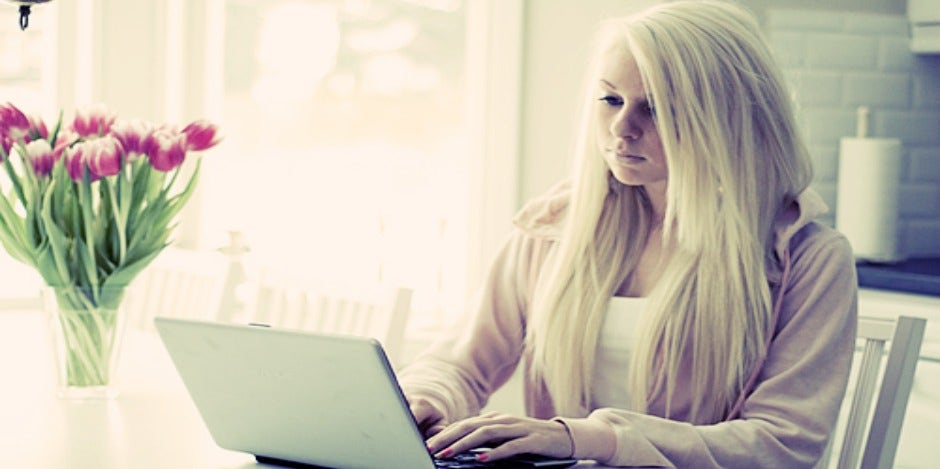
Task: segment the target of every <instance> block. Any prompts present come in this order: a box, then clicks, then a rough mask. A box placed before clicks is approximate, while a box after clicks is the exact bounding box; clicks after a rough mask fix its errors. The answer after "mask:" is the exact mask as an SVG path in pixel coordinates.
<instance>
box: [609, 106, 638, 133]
mask: <svg viewBox="0 0 940 469" xmlns="http://www.w3.org/2000/svg"><path fill="white" fill-rule="evenodd" d="M610 133H611V134H612V135H614V136H615V137H620V138H625V139H628V140H636V139H638V138H640V137H641V136H643V129H642V128H641V127H640V125H639V124H638V123H637V122H636V119H635V118H634V117H633V115H632V114H631V113H630V112H629V108H628V107H627V106H624V107H623V109H621V110H620V112H618V113H617V115H616V116H614V120H613V121H611V123H610Z"/></svg>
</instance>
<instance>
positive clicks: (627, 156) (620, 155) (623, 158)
mask: <svg viewBox="0 0 940 469" xmlns="http://www.w3.org/2000/svg"><path fill="white" fill-rule="evenodd" d="M608 151H609V152H610V153H611V155H613V156H614V159H616V160H617V162H618V163H622V164H630V163H640V162H643V161H646V157H645V156H643V155H637V154H635V153H627V152H621V151H616V150H608Z"/></svg>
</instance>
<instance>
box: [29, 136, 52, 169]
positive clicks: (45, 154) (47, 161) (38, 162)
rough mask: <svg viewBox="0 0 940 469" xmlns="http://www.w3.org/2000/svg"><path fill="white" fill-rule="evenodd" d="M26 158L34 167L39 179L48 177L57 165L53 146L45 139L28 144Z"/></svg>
mask: <svg viewBox="0 0 940 469" xmlns="http://www.w3.org/2000/svg"><path fill="white" fill-rule="evenodd" d="M26 156H27V158H29V161H30V163H32V165H33V171H34V172H35V173H36V175H37V176H39V177H45V176H48V175H49V173H51V172H52V165H53V164H55V156H53V154H52V146H51V145H49V142H48V141H46V140H44V139H39V140H33V141H32V142H29V143H27V144H26Z"/></svg>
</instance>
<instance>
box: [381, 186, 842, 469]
mask: <svg viewBox="0 0 940 469" xmlns="http://www.w3.org/2000/svg"><path fill="white" fill-rule="evenodd" d="M569 193H570V189H569V187H568V185H567V184H562V185H560V186H558V187H556V188H555V189H553V191H551V192H550V193H549V194H547V195H546V196H543V197H541V198H538V199H536V200H533V201H532V202H530V203H529V204H528V205H527V206H526V207H525V208H524V209H523V210H522V211H521V212H520V213H519V214H518V215H517V216H516V219H515V224H516V227H517V229H516V230H514V232H513V234H512V236H511V237H510V239H509V240H508V241H507V242H506V244H505V245H504V247H503V249H502V250H501V252H500V253H499V255H498V256H497V258H496V259H495V261H494V263H493V265H492V267H491V269H490V271H489V274H488V276H487V278H486V280H485V282H484V285H483V289H482V291H481V293H480V295H479V296H478V298H477V302H476V305H475V309H473V310H471V311H470V312H469V313H470V314H469V316H468V317H467V319H466V320H465V321H462V322H461V323H460V324H458V325H457V326H456V327H455V328H454V330H453V332H452V334H451V335H449V336H448V337H447V338H445V339H443V340H441V341H439V342H438V343H437V344H435V345H434V346H433V347H431V349H429V350H428V351H427V352H426V353H424V354H422V356H420V357H419V358H418V359H417V360H416V361H415V363H413V364H412V365H410V366H408V367H407V368H406V369H405V370H403V371H402V373H400V380H401V383H402V388H403V390H404V392H405V395H406V396H408V397H409V399H410V398H415V397H418V396H421V397H424V398H426V399H427V400H428V401H429V402H431V403H432V404H433V405H434V406H436V407H437V408H438V409H440V410H442V411H443V413H444V416H445V421H446V422H454V421H456V420H460V419H462V418H465V417H469V416H472V415H476V414H477V413H478V412H479V411H480V409H481V408H482V407H483V406H484V405H485V404H486V401H487V399H488V397H489V395H490V394H491V393H493V392H494V391H495V390H496V389H498V388H499V387H500V386H501V385H502V384H503V383H505V382H506V380H508V379H509V378H510V377H511V375H512V374H513V372H514V370H515V369H516V367H517V365H518V364H519V363H520V361H521V362H523V363H524V366H525V368H526V371H528V369H529V366H530V365H531V363H530V358H531V357H529V356H527V355H528V354H527V353H526V352H525V346H524V343H523V340H524V337H525V324H526V320H527V317H528V314H529V312H528V308H527V303H528V300H529V298H528V295H529V292H530V291H531V290H532V289H531V288H530V287H531V285H532V283H531V282H534V281H535V279H536V276H537V274H538V272H539V270H540V268H541V266H542V261H543V259H545V257H546V256H545V255H546V254H547V253H548V252H550V251H551V249H553V248H554V246H555V244H556V242H557V239H558V237H559V235H560V233H561V225H562V220H563V217H564V213H565V209H566V208H567V204H568V196H569ZM825 210H826V207H825V204H824V203H823V202H822V200H821V199H820V198H819V196H818V195H816V194H815V193H814V192H812V191H806V192H804V193H803V194H801V195H800V197H799V198H798V200H797V202H796V203H794V204H793V205H792V206H791V207H789V208H788V210H786V211H785V213H784V214H783V215H781V217H780V218H779V219H778V221H777V228H776V233H777V241H776V246H775V249H776V253H777V255H778V258H779V259H782V260H783V261H781V262H782V265H781V266H780V270H781V271H782V272H783V274H782V275H781V274H780V273H769V274H768V275H769V277H770V278H771V290H772V292H773V294H774V296H775V298H776V299H777V301H775V305H776V308H775V311H774V316H775V323H776V328H775V331H774V334H773V337H772V338H771V342H770V343H769V344H768V354H767V356H766V359H765V360H764V362H763V364H762V366H761V367H760V368H759V369H757V370H755V373H754V374H753V376H752V386H751V387H750V391H749V392H748V393H747V394H746V395H745V396H744V397H743V398H742V399H741V400H740V402H739V405H738V406H737V407H736V409H734V410H733V411H732V419H730V420H727V421H723V422H718V423H714V424H709V425H693V424H691V423H688V422H687V420H688V411H689V408H690V404H691V397H692V396H691V395H689V394H688V393H687V392H684V391H685V390H686V389H687V387H686V386H683V385H682V383H678V386H677V387H676V395H675V396H674V401H673V405H672V412H673V414H672V417H671V418H670V419H666V418H664V417H663V415H665V402H664V400H663V399H662V396H660V397H659V398H656V399H654V400H653V402H652V404H651V405H650V409H649V413H648V414H641V413H637V412H632V411H627V410H622V409H613V408H598V409H583V412H582V414H581V415H579V416H576V417H564V418H561V419H560V420H562V421H563V422H564V423H565V424H566V425H567V426H568V428H569V429H570V431H571V436H572V439H573V440H574V457H576V458H579V459H594V460H597V461H599V462H601V463H604V464H608V465H613V466H660V467H695V468H705V467H747V468H756V467H780V468H797V467H813V466H814V465H815V464H816V462H817V460H818V459H819V458H820V456H821V455H822V453H823V450H824V448H825V446H826V443H827V441H828V439H829V436H830V433H831V432H832V429H833V427H834V426H835V421H836V418H837V416H838V411H839V408H840V405H841V402H842V399H843V397H844V395H845V389H846V384H847V381H848V376H849V370H850V367H851V360H852V354H853V350H854V343H855V332H856V331H855V328H856V307H857V292H858V291H857V284H856V276H855V263H854V259H853V255H852V251H851V248H850V247H849V244H848V242H847V241H846V239H845V238H844V237H843V236H842V235H841V234H839V233H838V232H836V231H835V230H832V229H830V228H827V227H825V226H823V225H821V224H819V223H816V222H814V221H813V219H814V218H815V217H816V216H818V215H819V214H820V213H823V212H824V211H825ZM787 261H789V262H787ZM781 283H782V284H783V285H782V287H783V292H784V293H783V296H782V297H781V296H780V295H779V294H778V293H779V291H780V289H781ZM525 376H526V377H525V403H526V413H527V414H528V415H529V416H532V417H538V418H545V419H550V418H554V417H556V413H555V411H554V408H553V406H552V402H551V397H550V396H549V395H548V393H547V390H546V388H545V386H544V383H542V382H536V381H534V380H533V379H532V378H531V376H530V375H529V373H526V375H525Z"/></svg>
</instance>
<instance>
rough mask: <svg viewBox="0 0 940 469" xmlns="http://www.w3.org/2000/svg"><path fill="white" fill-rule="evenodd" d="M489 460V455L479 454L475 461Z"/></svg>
mask: <svg viewBox="0 0 940 469" xmlns="http://www.w3.org/2000/svg"><path fill="white" fill-rule="evenodd" d="M489 458H490V455H488V454H486V453H480V454H478V455H477V461H480V462H483V461H486V460H487V459H489Z"/></svg>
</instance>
